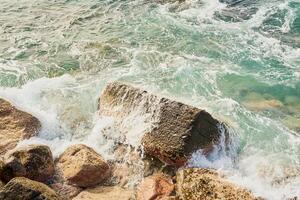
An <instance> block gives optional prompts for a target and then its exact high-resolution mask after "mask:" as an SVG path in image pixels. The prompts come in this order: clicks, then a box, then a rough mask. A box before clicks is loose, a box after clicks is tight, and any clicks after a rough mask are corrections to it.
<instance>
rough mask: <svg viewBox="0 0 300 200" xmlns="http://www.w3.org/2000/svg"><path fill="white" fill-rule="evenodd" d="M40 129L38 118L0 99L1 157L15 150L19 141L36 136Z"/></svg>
mask: <svg viewBox="0 0 300 200" xmlns="http://www.w3.org/2000/svg"><path fill="white" fill-rule="evenodd" d="M40 128H41V124H40V122H39V120H38V119H37V118H35V117H33V116H32V115H30V114H28V113H26V112H23V111H21V110H18V109H17V108H15V107H14V106H13V105H11V104H10V103H9V102H8V101H6V100H4V99H1V98H0V155H4V154H5V153H6V152H7V151H8V150H11V149H13V148H15V147H16V145H17V143H18V142H19V141H21V140H24V139H28V138H30V137H33V136H36V135H37V134H38V131H39V130H40Z"/></svg>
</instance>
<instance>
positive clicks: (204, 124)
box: [99, 82, 227, 166]
mask: <svg viewBox="0 0 300 200" xmlns="http://www.w3.org/2000/svg"><path fill="white" fill-rule="evenodd" d="M99 110H100V113H101V115H104V116H112V117H116V118H119V119H121V120H122V119H124V118H126V117H127V116H128V115H130V113H131V112H141V113H144V114H148V115H151V116H152V119H153V121H154V122H153V127H154V128H152V130H150V131H149V132H145V133H144V136H143V138H142V141H141V143H142V145H143V147H144V150H145V152H146V153H147V154H149V155H152V156H154V157H156V158H158V159H160V160H161V161H163V162H165V163H167V164H170V165H174V166H182V165H184V164H185V162H186V161H187V159H188V158H189V156H190V155H191V153H192V152H194V151H196V150H198V149H203V150H204V151H207V152H208V151H209V150H210V149H211V148H212V146H213V145H214V144H216V143H217V142H218V141H219V138H220V136H221V134H226V135H227V131H226V127H225V125H224V124H222V123H220V122H219V121H218V120H216V119H214V118H213V117H212V116H211V115H210V114H209V113H207V112H206V111H204V110H201V109H198V108H196V107H193V106H189V105H186V104H183V103H180V102H176V101H172V100H170V99H167V98H161V97H159V96H156V95H153V94H150V93H148V92H147V91H144V90H140V89H137V88H135V87H132V86H129V85H126V84H123V83H119V82H114V83H111V84H109V85H108V86H107V87H106V89H105V90H104V91H103V93H102V95H101V97H100V100H99ZM221 131H223V133H221Z"/></svg>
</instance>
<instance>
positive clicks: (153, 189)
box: [136, 174, 174, 200]
mask: <svg viewBox="0 0 300 200" xmlns="http://www.w3.org/2000/svg"><path fill="white" fill-rule="evenodd" d="M173 190H174V184H173V182H172V179H171V178H170V177H168V176H166V175H164V174H154V175H151V176H148V177H146V178H145V179H144V180H143V181H142V182H141V183H140V184H139V186H138V188H137V193H136V200H159V199H162V198H167V197H168V196H170V195H171V193H172V192H173Z"/></svg>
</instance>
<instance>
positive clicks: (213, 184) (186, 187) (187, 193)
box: [176, 168, 256, 200]
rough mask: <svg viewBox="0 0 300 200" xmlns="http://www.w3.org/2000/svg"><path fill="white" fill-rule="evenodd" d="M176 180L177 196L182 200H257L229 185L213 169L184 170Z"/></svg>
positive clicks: (244, 191) (178, 173) (245, 191)
mask: <svg viewBox="0 0 300 200" xmlns="http://www.w3.org/2000/svg"><path fill="white" fill-rule="evenodd" d="M176 180H177V182H176V195H177V197H178V198H179V199H182V200H187V199H188V200H199V199H205V200H237V199H243V200H256V198H255V197H254V196H253V195H252V194H251V193H250V192H249V191H247V190H245V189H242V188H239V187H237V186H236V185H234V184H232V183H229V182H228V181H226V180H224V179H223V178H221V177H220V176H219V174H218V173H217V172H216V171H215V170H211V169H201V168H191V169H182V170H179V171H178V172H177V175H176Z"/></svg>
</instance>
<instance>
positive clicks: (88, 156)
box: [57, 144, 110, 187]
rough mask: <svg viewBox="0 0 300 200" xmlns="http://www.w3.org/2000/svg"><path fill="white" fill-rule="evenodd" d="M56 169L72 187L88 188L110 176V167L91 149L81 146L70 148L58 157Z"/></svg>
mask: <svg viewBox="0 0 300 200" xmlns="http://www.w3.org/2000/svg"><path fill="white" fill-rule="evenodd" d="M57 167H58V169H59V171H61V173H62V176H63V178H64V179H65V180H66V181H67V182H68V183H69V184H72V185H76V186H79V187H90V186H94V185H96V184H98V183H101V182H102V181H104V180H105V179H106V178H107V177H108V176H109V175H110V166H109V165H108V164H107V163H106V161H105V160H104V159H103V158H102V157H101V156H100V155H99V154H97V153H96V152H95V151H94V150H93V149H92V148H90V147H87V146H85V145H82V144H77V145H73V146H70V147H69V148H67V149H66V150H65V152H64V153H63V154H62V155H61V156H60V157H59V159H58V162H57Z"/></svg>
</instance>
